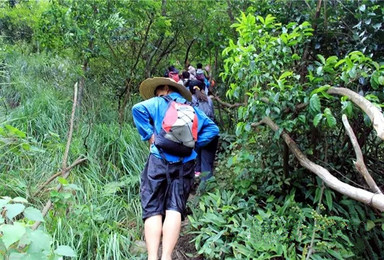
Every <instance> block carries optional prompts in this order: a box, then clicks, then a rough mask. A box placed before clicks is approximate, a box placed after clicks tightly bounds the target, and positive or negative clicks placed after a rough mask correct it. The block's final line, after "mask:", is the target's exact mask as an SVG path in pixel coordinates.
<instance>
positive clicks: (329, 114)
mask: <svg viewBox="0 0 384 260" xmlns="http://www.w3.org/2000/svg"><path fill="white" fill-rule="evenodd" d="M324 115H325V118H326V119H327V123H328V126H329V127H334V126H335V125H336V118H335V117H334V116H333V115H332V112H331V110H330V109H329V108H328V107H327V108H326V109H324Z"/></svg>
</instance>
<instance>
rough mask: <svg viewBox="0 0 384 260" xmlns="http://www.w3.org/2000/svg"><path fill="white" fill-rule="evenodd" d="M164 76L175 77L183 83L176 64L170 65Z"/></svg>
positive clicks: (174, 78) (178, 81)
mask: <svg viewBox="0 0 384 260" xmlns="http://www.w3.org/2000/svg"><path fill="white" fill-rule="evenodd" d="M164 77H168V78H171V79H173V80H174V81H176V82H177V83H179V84H183V81H182V79H180V76H179V70H178V69H176V68H175V66H173V65H171V66H169V67H168V69H167V70H166V71H165V74H164Z"/></svg>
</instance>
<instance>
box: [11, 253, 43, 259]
mask: <svg viewBox="0 0 384 260" xmlns="http://www.w3.org/2000/svg"><path fill="white" fill-rule="evenodd" d="M9 259H12V260H42V259H48V258H47V255H46V254H44V253H32V254H27V253H16V252H12V253H11V254H10V255H9ZM49 259H50V258H49Z"/></svg>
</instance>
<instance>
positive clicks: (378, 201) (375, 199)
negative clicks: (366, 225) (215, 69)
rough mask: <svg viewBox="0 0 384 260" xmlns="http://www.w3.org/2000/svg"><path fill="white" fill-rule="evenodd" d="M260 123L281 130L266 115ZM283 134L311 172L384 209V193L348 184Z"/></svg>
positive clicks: (357, 197) (301, 161) (332, 187)
mask: <svg viewBox="0 0 384 260" xmlns="http://www.w3.org/2000/svg"><path fill="white" fill-rule="evenodd" d="M260 123H264V124H266V125H268V126H269V127H270V128H271V129H272V130H273V131H275V132H277V131H279V126H278V125H276V124H275V123H274V122H273V121H272V120H271V119H270V118H269V117H264V118H263V120H261V122H260ZM281 136H282V138H283V140H284V141H285V142H286V144H287V145H288V147H289V149H290V150H291V151H292V153H293V154H294V155H295V156H296V158H297V159H298V160H299V162H300V164H301V165H302V166H303V167H304V168H306V169H308V170H310V171H311V172H313V173H315V174H316V175H317V176H319V177H320V178H321V179H322V180H323V181H324V183H325V184H326V185H327V186H328V187H330V188H331V189H333V190H335V191H338V192H340V193H341V194H344V195H346V196H348V197H350V198H352V199H354V200H357V201H360V202H363V203H365V204H367V205H370V206H372V207H374V208H376V209H378V210H380V211H384V195H383V194H377V193H372V192H369V191H366V190H363V189H360V188H356V187H353V186H351V185H349V184H346V183H344V182H342V181H340V180H339V179H337V178H336V177H335V176H333V175H332V174H331V173H330V172H329V171H328V170H327V169H325V168H324V167H322V166H320V165H318V164H316V163H314V162H312V161H311V160H309V159H308V158H307V157H306V156H305V155H304V154H303V153H302V152H301V150H300V149H299V147H298V146H297V144H296V143H295V142H294V141H293V140H292V138H291V137H290V136H289V135H288V134H287V133H286V132H284V131H282V133H281Z"/></svg>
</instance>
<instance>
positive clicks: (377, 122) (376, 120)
mask: <svg viewBox="0 0 384 260" xmlns="http://www.w3.org/2000/svg"><path fill="white" fill-rule="evenodd" d="M327 92H328V93H329V94H337V95H342V96H347V97H348V98H349V99H350V100H351V101H352V102H353V103H355V104H356V105H357V106H359V107H360V108H361V109H362V110H363V111H364V112H365V113H366V114H367V115H368V117H369V119H371V121H372V123H373V128H374V129H375V130H376V132H377V136H378V137H380V138H381V139H382V140H384V116H383V114H382V113H381V112H380V110H379V109H378V108H377V107H375V106H374V105H373V104H372V103H371V102H369V101H368V100H367V99H366V98H364V97H363V96H360V95H359V94H357V93H356V92H354V91H352V90H350V89H347V88H334V87H332V88H330V89H328V91H327Z"/></svg>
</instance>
